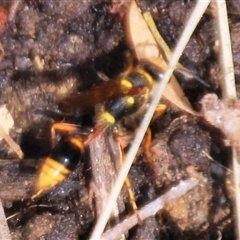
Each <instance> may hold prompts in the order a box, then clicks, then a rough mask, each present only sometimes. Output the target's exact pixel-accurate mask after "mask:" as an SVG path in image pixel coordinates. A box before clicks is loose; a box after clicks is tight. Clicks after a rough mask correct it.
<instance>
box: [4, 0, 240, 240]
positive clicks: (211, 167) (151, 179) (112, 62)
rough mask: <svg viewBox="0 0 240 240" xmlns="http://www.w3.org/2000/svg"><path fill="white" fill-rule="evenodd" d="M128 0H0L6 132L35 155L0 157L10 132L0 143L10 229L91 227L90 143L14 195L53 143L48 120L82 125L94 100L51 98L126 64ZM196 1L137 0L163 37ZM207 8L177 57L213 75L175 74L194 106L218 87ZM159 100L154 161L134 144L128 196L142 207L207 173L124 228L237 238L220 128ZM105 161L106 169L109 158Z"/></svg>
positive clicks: (160, 234)
mask: <svg viewBox="0 0 240 240" xmlns="http://www.w3.org/2000/svg"><path fill="white" fill-rule="evenodd" d="M236 2H237V1H228V7H229V22H230V31H231V37H232V43H233V54H234V56H233V57H234V64H235V69H236V73H235V74H236V80H237V83H238V81H239V76H240V75H239V73H240V71H239V70H238V69H240V66H239V63H240V61H239V56H238V55H239V54H238V53H239V50H238V48H239V43H238V39H239V37H238V34H239V31H238V27H239V26H240V24H239V14H238V12H239V11H237V10H236V9H237V8H238V9H239V8H240V4H238V3H236ZM129 3H130V2H128V1H124V0H123V1H119V2H117V3H116V2H115V1H110V0H109V1H101V0H91V1H78V0H68V1H56V0H48V1H47V0H11V1H9V0H8V1H7V0H0V45H1V46H0V79H1V81H0V103H1V104H6V106H7V108H8V110H9V111H10V113H11V115H12V117H13V119H14V123H15V124H14V129H12V131H11V132H10V136H11V137H12V138H13V139H14V140H15V141H16V142H17V143H18V144H19V145H20V147H21V149H22V151H23V152H24V156H25V158H26V159H34V160H23V161H22V162H20V161H17V160H13V161H12V162H11V160H8V162H6V161H4V159H14V158H16V156H15V154H14V153H13V152H12V151H11V149H9V147H8V145H7V144H6V143H4V142H3V143H1V144H0V158H1V159H2V160H1V161H0V171H1V181H0V185H1V187H0V189H1V190H0V196H1V199H2V201H3V204H4V207H5V210H6V214H7V216H9V215H12V214H14V213H19V214H17V215H16V216H15V217H13V218H12V219H10V220H9V221H8V223H9V228H10V231H11V236H12V239H40V238H41V239H87V237H88V236H89V235H90V233H91V230H92V228H93V226H94V224H95V221H96V215H97V210H96V206H95V199H94V191H96V190H93V189H94V188H93V187H92V186H91V179H92V178H93V176H91V173H90V169H91V168H92V166H91V161H90V160H89V158H90V157H91V156H92V155H97V154H98V153H95V152H94V153H90V154H89V152H88V151H86V156H85V157H84V159H83V160H82V161H81V163H80V164H79V165H78V168H77V169H76V170H75V171H74V172H73V173H72V174H71V175H70V177H69V178H68V179H67V180H66V181H64V182H63V183H61V184H60V185H59V186H57V187H56V188H54V189H53V190H51V191H50V192H49V193H47V194H45V195H44V196H43V197H41V198H39V199H37V200H36V201H35V202H34V203H29V202H26V201H22V200H21V199H23V198H25V197H26V196H27V195H28V194H29V192H30V190H31V188H32V186H33V181H34V178H35V175H36V167H37V166H38V164H39V163H38V162H39V159H40V158H44V157H46V156H48V155H49V153H50V151H51V134H50V130H51V126H52V123H53V122H55V121H63V120H64V121H69V122H71V123H78V124H79V123H80V124H83V125H84V124H85V122H89V121H88V118H89V117H90V118H91V120H92V121H93V122H94V114H93V113H92V111H90V112H89V113H88V115H87V119H85V117H84V118H83V116H82V115H83V114H82V112H81V111H80V112H77V113H75V114H73V115H65V114H64V113H62V112H61V111H60V110H59V107H58V102H59V100H61V99H63V98H64V97H65V96H66V95H69V94H71V93H76V92H78V91H84V90H85V89H88V88H90V87H91V86H93V85H94V84H98V83H99V82H100V81H102V80H101V78H100V77H99V75H100V74H99V73H101V74H103V75H105V76H107V77H108V78H116V77H117V76H118V75H119V74H121V73H122V72H123V71H124V69H126V68H127V64H128V63H127V59H126V53H127V52H131V49H129V47H128V45H127V43H126V41H125V32H124V15H125V13H126V12H127V10H128V7H129ZM194 4H195V3H194V2H193V1H183V0H180V1H171V0H168V1H167V0H166V1H165V0H162V1H160V0H154V1H152V2H151V3H149V1H145V0H139V1H138V5H139V7H140V8H141V9H142V10H143V11H144V10H150V11H151V13H152V16H153V17H154V20H155V22H156V25H157V27H158V30H159V32H160V33H161V35H162V36H163V37H164V39H165V41H166V42H167V44H168V45H169V46H170V47H171V48H173V47H174V46H175V44H176V42H177V39H178V38H179V36H180V34H181V32H182V29H183V27H184V22H185V19H186V16H187V15H188V14H189V9H191V8H192V7H193V6H194ZM213 19H214V10H213V9H211V8H209V9H208V11H207V13H205V14H204V16H203V18H202V20H201V22H200V24H199V26H198V27H197V29H196V30H195V33H194V34H193V36H192V38H191V40H190V42H189V44H188V45H187V47H186V49H185V51H184V54H183V56H182V57H181V63H182V64H183V65H184V66H185V67H186V68H187V69H189V70H190V71H192V72H193V73H194V74H195V75H197V76H199V77H200V78H202V79H204V81H206V82H207V83H208V84H209V85H210V86H211V87H210V88H204V87H203V86H202V85H201V84H199V83H198V82H197V81H196V82H195V83H193V84H188V82H187V81H181V85H182V87H183V89H184V91H185V94H186V96H187V97H188V99H189V101H190V102H191V104H192V105H193V106H194V108H195V109H196V110H199V109H200V107H201V106H200V103H199V100H200V99H201V98H202V97H203V96H204V95H205V94H207V93H209V92H214V93H216V94H217V95H218V96H219V97H221V90H220V87H219V77H220V76H219V75H220V73H219V66H218V63H217V55H218V50H217V46H216V38H215V35H214V33H215V30H214V26H213V25H214V23H213ZM165 104H167V106H168V109H167V110H166V112H165V113H164V114H163V115H162V116H160V117H159V118H157V119H156V120H155V121H154V122H153V123H152V124H151V126H150V128H151V130H152V133H153V137H152V142H151V145H150V152H151V156H152V161H151V163H149V162H148V161H147V158H146V156H145V154H144V151H141V149H140V150H139V154H138V157H137V159H136V160H135V163H134V165H133V167H132V169H131V171H130V174H129V177H130V180H131V182H132V189H133V191H134V193H135V197H136V203H137V205H138V206H139V207H141V206H144V205H145V204H146V203H148V202H149V201H151V200H153V199H155V198H156V197H157V196H159V195H161V194H162V193H164V192H166V191H167V190H168V189H169V188H170V187H172V186H174V185H176V184H177V183H178V182H179V181H180V180H181V179H186V178H188V177H189V176H192V175H194V174H195V176H196V175H199V176H201V178H204V182H202V184H200V185H199V186H198V187H196V188H194V189H193V190H191V191H190V192H189V193H188V194H187V195H186V196H184V197H183V198H181V199H179V200H176V201H173V202H172V203H171V204H169V206H167V207H166V208H164V210H163V211H161V212H159V213H157V214H156V216H152V217H151V218H148V219H147V220H145V221H143V222H142V224H139V225H137V226H136V227H134V229H131V230H130V231H129V232H128V233H126V239H193V238H195V239H217V238H219V236H220V235H221V239H234V238H235V235H234V224H233V206H232V200H233V199H232V198H233V192H232V190H231V187H232V183H231V174H230V173H229V172H230V171H229V170H228V168H229V167H230V165H231V164H230V159H231V149H230V147H229V146H226V145H225V142H224V134H223V133H222V132H221V131H220V130H219V129H217V128H215V127H213V126H211V125H210V124H209V123H207V122H206V121H205V120H204V119H203V118H197V117H193V116H190V115H188V114H186V113H183V112H182V111H181V110H179V109H176V107H174V106H172V104H170V103H168V102H165ZM120 128H121V127H120ZM122 128H123V130H122V131H125V133H126V132H127V134H126V135H127V136H128V138H129V139H127V140H126V143H122V144H123V145H124V146H127V145H128V143H129V142H131V139H132V135H133V130H132V128H133V127H132V126H127V124H125V125H124V123H123V124H122ZM108 134H111V132H110V133H109V132H108ZM103 139H104V138H103ZM102 141H103V140H102ZM99 144H100V145H101V143H99ZM103 144H104V146H105V145H106V143H103ZM126 148H127V147H126ZM111 151H112V152H113V151H115V150H111ZM104 154H108V155H111V157H112V156H114V154H113V153H111V154H110V153H109V152H107V153H105V152H104V153H101V154H100V156H104ZM209 156H211V157H212V158H213V159H214V160H215V161H212V160H211V159H210V157H209ZM113 158H114V157H113ZM104 159H105V158H104ZM102 161H104V160H102ZM104 164H105V165H106V166H107V168H108V164H112V163H104ZM95 178H96V177H95ZM229 182H230V183H229ZM99 191H100V190H99ZM121 198H122V200H121V201H122V205H124V207H122V208H120V219H121V220H122V219H124V216H126V215H127V214H130V213H131V212H132V209H131V204H130V203H129V199H128V195H127V190H126V189H124V190H123V193H122V194H121ZM33 205H34V206H33ZM31 206H32V207H31Z"/></svg>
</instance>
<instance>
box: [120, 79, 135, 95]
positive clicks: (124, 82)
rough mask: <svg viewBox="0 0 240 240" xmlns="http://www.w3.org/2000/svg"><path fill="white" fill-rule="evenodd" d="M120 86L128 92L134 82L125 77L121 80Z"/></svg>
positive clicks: (123, 90)
mask: <svg viewBox="0 0 240 240" xmlns="http://www.w3.org/2000/svg"><path fill="white" fill-rule="evenodd" d="M120 86H121V91H122V92H127V91H129V90H130V89H131V88H132V83H131V82H130V81H129V80H127V79H125V78H123V79H121V81H120Z"/></svg>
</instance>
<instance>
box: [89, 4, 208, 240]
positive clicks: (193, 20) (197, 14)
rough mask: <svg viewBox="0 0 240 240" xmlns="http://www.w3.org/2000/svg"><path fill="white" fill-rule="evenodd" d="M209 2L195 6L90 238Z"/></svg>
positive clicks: (103, 218)
mask: <svg viewBox="0 0 240 240" xmlns="http://www.w3.org/2000/svg"><path fill="white" fill-rule="evenodd" d="M209 3H210V0H209V1H207V0H206V1H198V2H197V4H196V6H195V8H194V9H193V11H192V13H191V16H190V18H189V20H188V22H187V25H186V27H185V29H184V30H183V34H182V36H181V38H180V40H179V42H178V44H177V46H176V49H175V51H174V52H173V56H172V58H171V59H170V61H169V68H168V69H167V71H166V72H165V74H164V77H163V80H162V82H161V84H159V86H158V87H157V88H156V91H154V94H153V96H155V98H154V99H153V101H152V102H151V103H150V105H149V108H148V110H147V112H146V114H145V116H144V118H143V120H142V123H141V124H140V127H139V129H140V130H139V131H138V133H137V134H136V137H135V139H134V141H133V143H132V145H131V148H130V149H129V152H128V153H127V155H126V159H125V162H124V164H123V166H122V168H121V170H120V172H119V175H118V177H117V180H116V183H115V185H114V188H113V189H112V191H111V193H110V195H109V198H108V201H107V204H106V208H105V209H104V211H103V212H102V215H101V216H100V217H99V219H98V221H97V223H96V225H95V228H94V230H93V233H92V235H91V237H90V239H99V238H100V237H101V235H102V232H103V231H104V228H105V226H106V224H107V221H108V219H109V216H110V214H111V211H112V208H113V206H114V204H115V202H116V200H117V198H118V195H119V193H120V191H121V189H122V186H123V184H124V181H125V179H126V177H127V175H128V172H129V170H130V167H131V165H132V162H133V161H134V158H135V156H136V154H137V151H138V149H139V146H140V144H141V142H142V139H143V137H144V135H145V132H146V130H147V128H148V126H149V123H150V121H151V119H152V116H153V114H154V112H155V109H156V107H157V105H158V103H159V101H160V99H161V96H162V94H163V92H164V90H165V88H166V85H167V83H168V81H169V79H170V77H171V76H172V74H173V71H174V68H175V66H176V64H177V62H178V60H179V58H180V56H181V54H182V52H183V50H184V48H185V46H186V44H187V42H188V40H189V38H190V36H191V35H192V33H193V31H194V29H195V28H196V26H197V24H198V22H199V20H200V19H201V17H202V15H203V13H204V12H205V10H206V8H207V7H208V5H209Z"/></svg>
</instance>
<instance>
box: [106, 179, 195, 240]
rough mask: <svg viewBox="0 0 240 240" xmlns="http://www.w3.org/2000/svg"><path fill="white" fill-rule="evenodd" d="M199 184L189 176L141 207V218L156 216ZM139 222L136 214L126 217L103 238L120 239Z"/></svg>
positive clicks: (139, 212)
mask: <svg viewBox="0 0 240 240" xmlns="http://www.w3.org/2000/svg"><path fill="white" fill-rule="evenodd" d="M197 184H198V180H197V179H195V178H189V179H187V180H184V181H181V182H180V183H179V184H178V185H177V186H175V187H172V188H171V189H170V190H169V191H168V192H166V193H165V194H163V195H162V196H160V197H158V198H157V199H155V200H154V201H152V202H150V203H149V204H147V205H146V206H144V207H143V208H141V209H139V211H138V215H139V217H140V218H141V220H144V219H146V218H148V217H150V216H154V215H155V214H156V213H157V212H158V211H160V210H161V209H163V208H164V207H165V205H166V204H168V203H170V202H171V201H173V200H175V199H176V198H179V197H181V196H183V195H184V194H186V193H187V192H188V191H189V190H191V189H192V188H194V187H195V186H196V185H197ZM136 224H138V218H137V216H136V214H133V215H131V216H129V217H127V218H126V219H124V220H123V221H122V222H121V223H119V224H118V225H116V226H115V227H113V228H111V229H110V230H108V231H106V232H105V233H104V234H103V235H102V238H101V239H102V240H105V239H119V238H120V237H121V236H122V234H124V233H125V232H127V231H128V230H129V229H131V228H132V227H134V226H135V225H136Z"/></svg>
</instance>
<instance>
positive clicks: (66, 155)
mask: <svg viewBox="0 0 240 240" xmlns="http://www.w3.org/2000/svg"><path fill="white" fill-rule="evenodd" d="M83 149H84V144H83V142H82V141H81V140H80V139H79V138H70V140H67V141H60V142H59V143H58V144H57V145H56V146H55V147H54V148H53V150H52V151H51V154H50V156H49V157H47V158H46V159H45V160H44V161H43V164H42V166H41V167H40V169H39V172H38V176H37V179H36V183H35V191H37V192H39V191H41V192H42V191H45V190H47V189H48V188H50V187H53V186H55V185H56V184H58V183H60V182H62V181H63V180H65V179H66V178H67V177H68V175H69V174H70V173H71V172H72V171H73V170H74V169H75V168H76V166H77V164H78V163H79V161H80V158H81V156H82V154H83Z"/></svg>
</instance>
